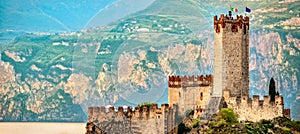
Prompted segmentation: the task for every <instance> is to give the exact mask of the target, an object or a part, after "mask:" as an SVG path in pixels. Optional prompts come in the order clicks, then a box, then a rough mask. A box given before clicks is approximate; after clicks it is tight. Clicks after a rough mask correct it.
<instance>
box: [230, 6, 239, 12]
mask: <svg viewBox="0 0 300 134" xmlns="http://www.w3.org/2000/svg"><path fill="white" fill-rule="evenodd" d="M230 10H231V11H233V12H238V11H239V10H238V9H237V8H232V7H231V8H230Z"/></svg>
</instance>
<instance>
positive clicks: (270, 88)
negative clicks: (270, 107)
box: [269, 78, 276, 102]
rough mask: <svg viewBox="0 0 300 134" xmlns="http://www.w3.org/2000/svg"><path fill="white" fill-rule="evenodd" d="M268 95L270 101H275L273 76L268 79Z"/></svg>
mask: <svg viewBox="0 0 300 134" xmlns="http://www.w3.org/2000/svg"><path fill="white" fill-rule="evenodd" d="M269 95H270V97H271V99H270V101H273V102H274V101H275V95H276V91H275V81H274V79H273V78H271V80H270V84H269Z"/></svg>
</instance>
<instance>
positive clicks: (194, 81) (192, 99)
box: [168, 75, 212, 115]
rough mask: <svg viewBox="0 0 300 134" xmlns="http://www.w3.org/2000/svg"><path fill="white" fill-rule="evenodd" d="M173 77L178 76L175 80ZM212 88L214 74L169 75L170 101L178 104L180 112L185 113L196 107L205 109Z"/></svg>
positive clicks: (171, 103)
mask: <svg viewBox="0 0 300 134" xmlns="http://www.w3.org/2000/svg"><path fill="white" fill-rule="evenodd" d="M172 77H176V78H177V79H176V80H175V78H174V79H172ZM211 90H212V76H211V75H209V76H196V77H193V76H191V77H186V76H183V77H179V76H171V77H169V90H168V102H169V104H170V105H171V106H172V105H173V104H177V105H178V113H179V114H180V115H184V114H185V113H186V112H187V111H188V110H193V109H195V108H198V109H205V107H206V105H207V103H208V100H209V97H210V96H211Z"/></svg>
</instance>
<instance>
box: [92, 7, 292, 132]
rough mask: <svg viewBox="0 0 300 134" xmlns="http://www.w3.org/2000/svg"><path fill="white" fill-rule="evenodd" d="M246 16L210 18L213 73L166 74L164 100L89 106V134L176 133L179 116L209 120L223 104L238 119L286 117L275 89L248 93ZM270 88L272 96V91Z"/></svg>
mask: <svg viewBox="0 0 300 134" xmlns="http://www.w3.org/2000/svg"><path fill="white" fill-rule="evenodd" d="M249 26H250V25H249V17H247V16H246V17H243V16H242V15H240V16H239V15H237V17H236V19H234V18H233V17H232V16H231V12H229V15H223V14H222V15H221V16H220V18H218V17H217V16H215V17H214V37H215V39H214V75H213V76H212V75H206V76H203V75H201V76H169V81H168V87H169V89H168V104H162V105H161V108H158V105H157V104H155V105H151V106H143V107H135V108H134V110H133V108H132V107H128V108H123V107H119V108H118V110H115V109H114V107H110V108H105V107H101V108H99V107H89V109H88V124H87V127H86V129H87V134H90V133H93V132H95V133H151V134H152V133H177V131H176V129H175V128H176V125H178V121H180V119H182V118H180V117H184V116H185V115H186V113H187V112H189V111H191V110H194V118H200V119H208V118H209V117H210V116H211V115H212V114H214V113H216V112H218V110H219V109H220V108H222V107H228V108H232V109H233V110H234V112H235V113H237V114H238V117H239V120H241V121H254V122H256V121H259V120H261V119H272V118H275V117H278V116H286V117H288V118H289V117H290V110H289V109H284V102H283V96H281V95H279V94H275V87H274V89H273V91H271V93H270V92H269V94H270V95H268V96H264V97H263V100H260V99H259V96H258V95H254V96H253V97H252V98H250V97H249V53H250V50H249ZM273 92H274V94H273Z"/></svg>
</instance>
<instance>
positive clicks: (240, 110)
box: [223, 91, 284, 122]
mask: <svg viewBox="0 0 300 134" xmlns="http://www.w3.org/2000/svg"><path fill="white" fill-rule="evenodd" d="M223 96H224V99H225V101H226V103H227V106H228V108H232V109H233V110H234V112H235V113H237V114H238V116H239V120H248V121H253V122H257V121H260V120H261V119H273V118H275V117H282V116H283V108H284V104H283V97H282V96H281V95H277V96H276V97H275V102H270V96H264V99H263V100H259V96H258V95H254V96H253V98H252V99H251V98H249V97H248V96H245V95H244V96H242V97H231V96H230V93H229V92H228V91H224V95H223Z"/></svg>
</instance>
